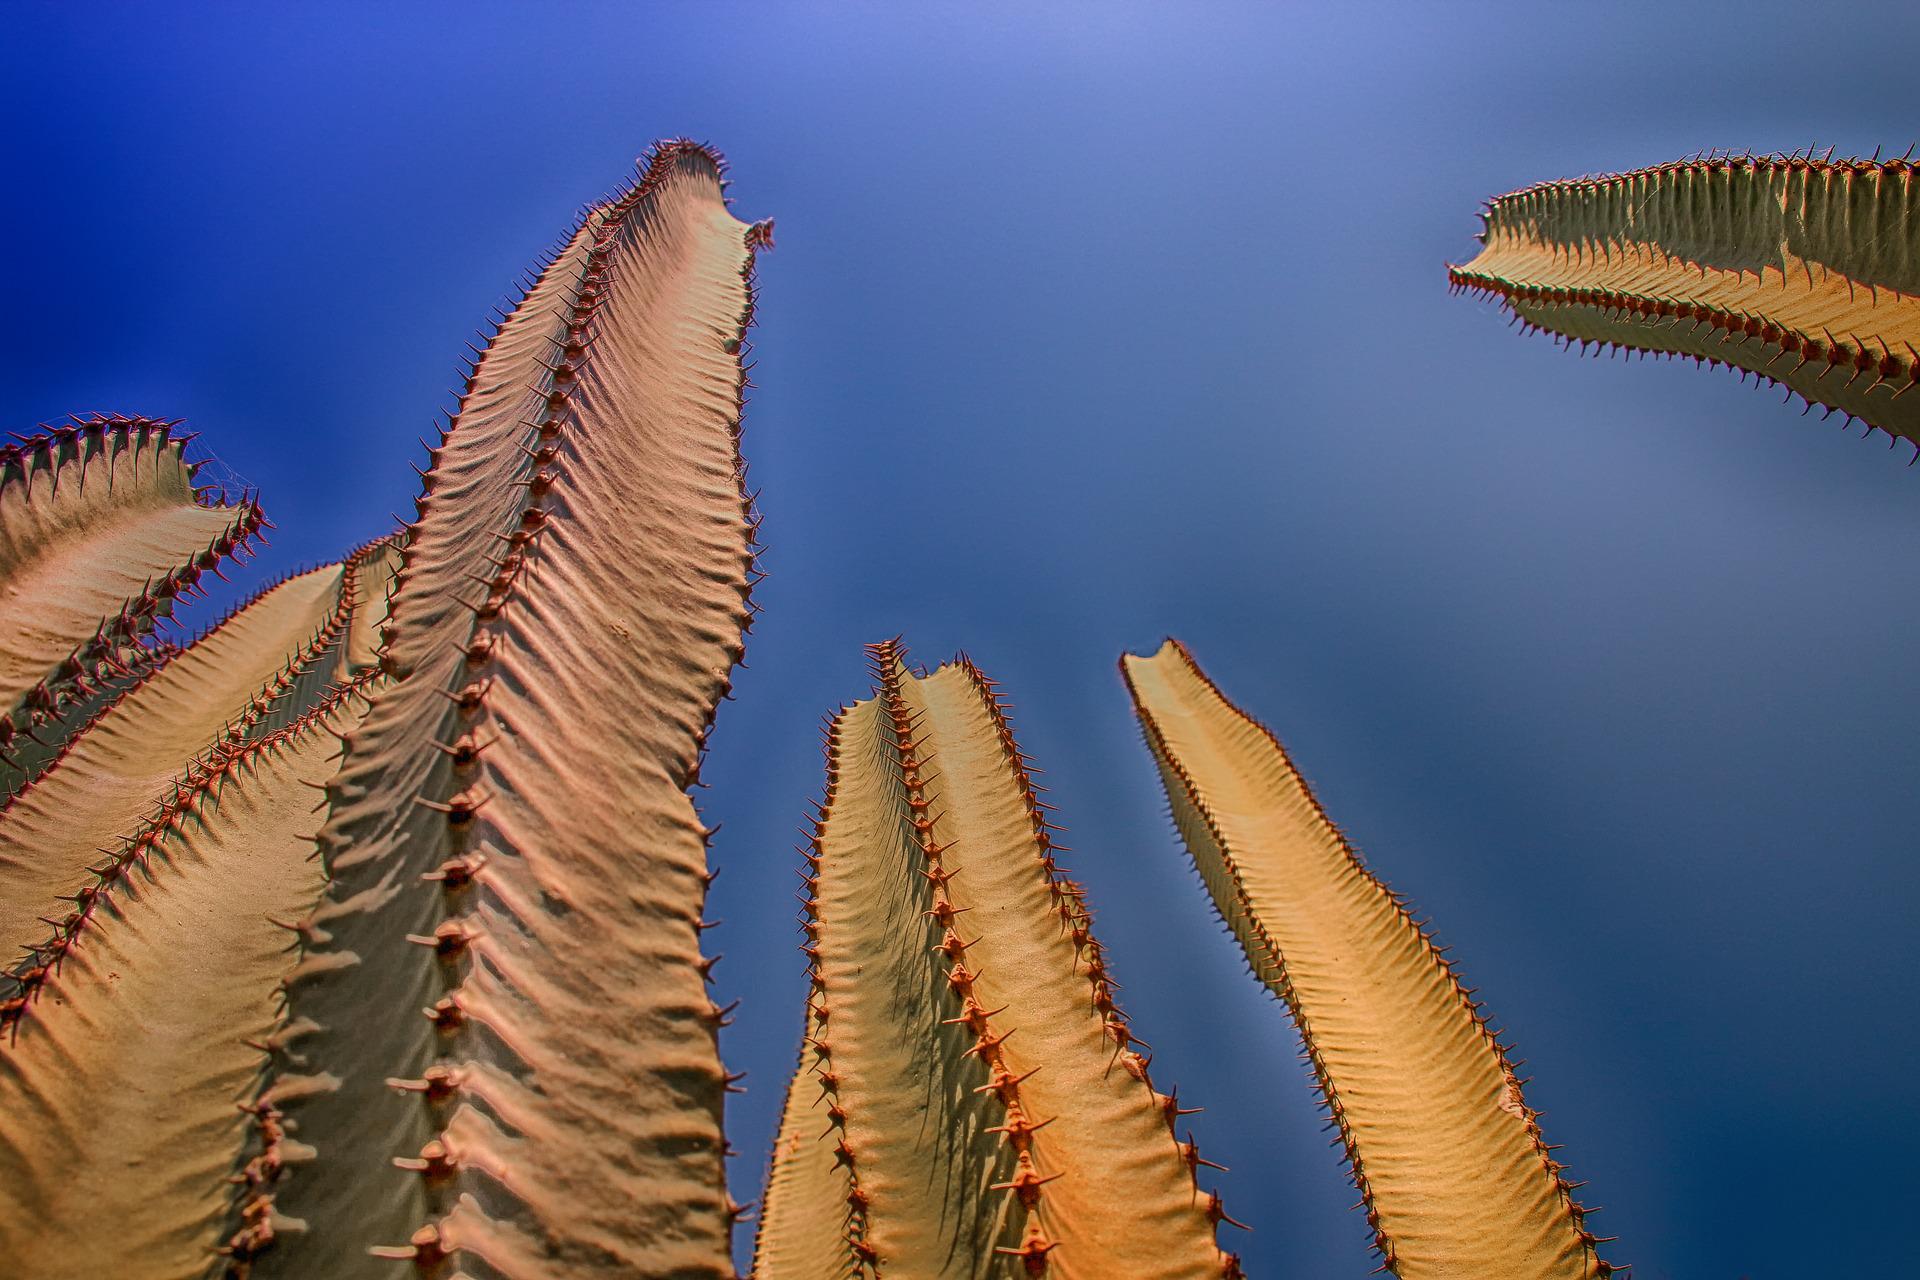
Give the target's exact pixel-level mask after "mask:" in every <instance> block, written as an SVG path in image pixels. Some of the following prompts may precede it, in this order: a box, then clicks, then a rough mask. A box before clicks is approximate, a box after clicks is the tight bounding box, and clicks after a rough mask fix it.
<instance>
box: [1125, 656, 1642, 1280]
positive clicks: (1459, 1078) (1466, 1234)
mask: <svg viewBox="0 0 1920 1280" xmlns="http://www.w3.org/2000/svg"><path fill="white" fill-rule="evenodd" d="M1120 666H1121V673H1122V675H1123V676H1124V678H1125V680H1126V683H1127V688H1128V690H1129V692H1130V693H1131V694H1132V696H1133V702H1134V708H1135V710H1136V712H1137V714H1138V716H1139V720H1140V725H1141V729H1142V731H1143V733H1144V734H1145V737H1146V742H1147V746H1148V749H1149V750H1150V751H1151V752H1152V754H1153V758H1154V762H1155V764H1157V765H1158V766H1159V769H1160V777H1161V780H1162V782H1163V783H1164V784H1165V786H1166V791H1167V799H1168V802H1169V804H1170V806H1171V808H1172V811H1173V818H1174V822H1175V824H1176V826H1177V827H1178V828H1179V831H1180V835H1181V838H1182V839H1183V840H1184V841H1185V843H1186V846H1187V850H1188V852H1189V853H1190V854H1191V855H1192V857H1193V860H1194V863H1195V865H1196V866H1197V867H1198V868H1199V871H1200V875H1201V879H1202V880H1203V881H1204V882H1205V884H1206V887H1207V891H1208V892H1209V893H1210V894H1211V895H1212V897H1213V901H1214V905H1215V906H1216V907H1217V908H1218V910H1219V912H1220V915H1221V918H1222V919H1223V920H1225V921H1226V923H1227V925H1228V927H1229V928H1230V929H1231V930H1232V932H1233V934H1234V936H1235V937H1236V938H1237V939H1239V942H1240V945H1241V947H1242V948H1243V949H1244V951H1245V952H1246V957H1247V964H1248V966H1249V968H1251V969H1252V971H1253V974H1254V976H1255V977H1257V978H1259V979H1260V981H1262V982H1264V983H1265V984H1266V985H1267V986H1268V988H1270V989H1271V990H1272V991H1273V993H1274V994H1275V995H1277V996H1278V997H1279V998H1280V999H1281V1000H1282V1001H1283V1002H1284V1003H1285V1004H1286V1006H1287V1012H1288V1013H1289V1014H1290V1015H1291V1016H1292V1018H1293V1022H1294V1025H1295V1026H1296V1028H1298V1030H1299V1032H1300V1037H1301V1039H1302V1040H1303V1041H1304V1042H1305V1044H1306V1054H1307V1060H1308V1062H1309V1063H1310V1064H1311V1065H1312V1068H1313V1074H1314V1079H1315V1081H1316V1083H1317V1085H1318V1087H1319V1090H1320V1094H1321V1097H1322V1100H1323V1101H1324V1103H1325V1105H1326V1108H1327V1110H1328V1111H1329V1112H1330V1113H1331V1114H1332V1117H1333V1119H1334V1121H1335V1122H1337V1124H1338V1126H1339V1131H1340V1141H1341V1145H1342V1146H1343V1147H1344V1148H1345V1153H1346V1159H1347V1163H1348V1171H1349V1173H1350V1175H1351V1177H1352V1179H1353V1182H1354V1185H1355V1187H1356V1188H1357V1189H1358V1190H1359V1192H1360V1194H1361V1198H1362V1200H1363V1202H1364V1203H1365V1205H1366V1209H1367V1221H1368V1223H1369V1224H1370V1225H1371V1226H1372V1227H1373V1230H1374V1247H1375V1248H1376V1249H1377V1250H1378V1251H1379V1253H1380V1255H1381V1257H1382V1260H1383V1268H1382V1269H1383V1270H1391V1271H1392V1272H1393V1273H1394V1274H1395V1275H1398V1276H1405V1277H1409V1280H1412V1278H1414V1277H1426V1276H1453V1275H1490V1276H1493V1275H1497V1276H1511V1277H1516V1278H1519V1277H1539V1278H1540V1280H1548V1278H1553V1280H1587V1278H1588V1277H1605V1276H1607V1275H1610V1274H1612V1273H1613V1272H1614V1271H1615V1270H1616V1268H1615V1267H1614V1266H1613V1265H1611V1264H1609V1263H1607V1262H1605V1261H1603V1260H1601V1259H1600V1258H1599V1257H1598V1255H1597V1254H1596V1252H1595V1248H1596V1246H1597V1245H1598V1244H1600V1243H1602V1241H1601V1240H1600V1239H1599V1238H1598V1237H1596V1236H1595V1235H1593V1233H1592V1232H1591V1231H1589V1230H1588V1229H1587V1226H1586V1223H1585V1213H1586V1211H1585V1210H1584V1209H1583V1208H1582V1207H1581V1206H1580V1205H1579V1204H1578V1203H1576V1202H1575V1201H1574V1199H1573V1190H1574V1188H1575V1187H1576V1186H1577V1185H1578V1184H1576V1183H1572V1182H1569V1181H1568V1180H1567V1179H1566V1178H1565V1177H1564V1175H1563V1172H1562V1166H1561V1164H1560V1162H1559V1161H1558V1160H1556V1159H1554V1157H1553V1155H1552V1151H1553V1148H1551V1147H1549V1146H1547V1145H1546V1143H1545V1140H1544V1139H1543V1138H1542V1137H1541V1134H1540V1126H1539V1122H1538V1120H1537V1119H1536V1117H1535V1113H1534V1112H1533V1110H1532V1109H1531V1108H1529V1107H1528V1106H1527V1104H1526V1102H1525V1100H1524V1099H1523V1098H1522V1097H1521V1094H1520V1085H1521V1081H1520V1080H1519V1079H1518V1078H1517V1077H1516V1075H1515V1074H1514V1069H1513V1063H1512V1061H1511V1060H1510V1058H1509V1057H1508V1049H1507V1047H1506V1046H1505V1045H1503V1044H1502V1043H1501V1042H1500V1040H1499V1037H1498V1036H1497V1035H1496V1034H1495V1033H1494V1032H1493V1030H1492V1028H1491V1027H1490V1026H1489V1025H1488V1017H1489V1015H1488V1014H1487V1012H1486V1010H1485V1009H1484V1008H1483V1007H1482V1006H1481V1005H1480V1004H1479V1003H1478V1002H1476V1001H1475V1000H1474V999H1473V996H1472V992H1471V991H1470V990H1469V989H1468V988H1466V987H1464V986H1462V985H1461V982H1460V979H1459V977H1458V975H1457V974H1456V973H1455V972H1454V967H1453V964H1452V963H1451V962H1450V961H1449V960H1448V959H1447V958H1446V955H1445V953H1444V950H1443V948H1441V947H1438V946H1436V945H1435V944H1434V942H1433V940H1432V938H1431V937H1429V936H1428V934H1427V933H1426V931H1425V929H1423V928H1422V927H1421V925H1420V924H1419V923H1418V922H1417V921H1416V920H1415V919H1414V917H1413V915H1412V912H1411V911H1410V909H1409V907H1408V905H1407V903H1406V902H1405V900H1404V899H1402V898H1401V897H1400V896H1399V895H1398V894H1396V893H1394V892H1393V891H1392V890H1391V889H1389V888H1388V887H1387V886H1386V885H1385V884H1384V883H1382V882H1381V881H1380V880H1379V879H1378V878H1377V877H1376V876H1375V875H1374V874H1373V873H1372V872H1371V871H1369V870H1368V869H1367V867H1366V866H1365V864H1364V863H1362V862H1361V860H1360V857H1359V855H1358V854H1357V853H1356V852H1355V851H1354V849H1353V848H1352V846H1351V845H1349V844H1348V843H1347V841H1346V838H1345V837H1344V836H1343V835H1342V834H1341V832H1340V829H1339V828H1338V827H1336V826H1335V825H1334V824H1333V821H1332V819H1330V818H1328V817H1327V815H1326V812H1325V811H1324V810H1323V809H1321V807H1320V804H1319V802H1318V801H1317V800H1315V799H1314V796H1313V792H1312V791H1311V790H1310V789H1309V788H1308V786H1307V784H1306V781H1305V779H1303V778H1302V777H1301V776H1300V774H1299V771H1298V770H1296V769H1295V768H1294V766H1293V763H1292V761H1290V760H1289V759H1288V758H1287V753H1286V751H1285V750H1284V749H1283V748H1282V747H1281V746H1280V743H1279V741H1278V740H1277V739H1276V738H1274V736H1273V735H1272V734H1271V733H1269V732H1268V731H1267V730H1266V729H1265V728H1264V727H1263V726H1261V725H1260V723H1259V722H1258V721H1256V720H1254V719H1253V718H1252V717H1251V716H1248V715H1247V714H1246V713H1245V712H1243V711H1241V710H1240V709H1239V708H1238V707H1236V706H1234V705H1233V704H1232V703H1231V702H1229V701H1227V698H1226V696H1225V695H1224V694H1222V693H1221V692H1220V690H1219V689H1218V688H1217V687H1216V686H1215V685H1214V684H1213V682H1212V681H1210V680H1208V679H1207V677H1206V674H1205V673H1204V672H1202V671H1201V670H1200V667H1199V664H1198V663H1196V662H1195V661H1194V660H1193V656H1192V655H1191V654H1190V653H1188V652H1187V650H1186V648H1185V646H1183V645H1181V644H1180V643H1179V642H1178V641H1174V640H1169V641H1167V643H1166V644H1165V645H1163V646H1162V647H1161V649H1160V651H1159V652H1158V653H1156V654H1154V655H1153V656H1152V657H1151V658H1140V657H1135V656H1133V655H1131V654H1129V655H1126V656H1124V657H1123V658H1122V659H1121V663H1120Z"/></svg>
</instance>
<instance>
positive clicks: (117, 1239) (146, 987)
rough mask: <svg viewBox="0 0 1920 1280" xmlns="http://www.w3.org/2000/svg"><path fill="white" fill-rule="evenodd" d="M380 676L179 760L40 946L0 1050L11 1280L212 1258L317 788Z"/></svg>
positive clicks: (1, 1167) (173, 1267) (180, 1267)
mask: <svg viewBox="0 0 1920 1280" xmlns="http://www.w3.org/2000/svg"><path fill="white" fill-rule="evenodd" d="M377 675H378V673H377V672H375V671H373V670H371V669H370V670H368V671H366V672H363V673H362V674H361V675H360V676H359V677H358V678H357V679H356V680H355V681H354V682H352V683H349V684H348V685H345V686H343V687H342V688H341V689H340V690H338V691H337V692H336V693H334V694H333V695H332V696H330V697H329V698H327V699H325V700H324V701H322V702H321V703H320V704H319V705H318V706H316V707H315V708H314V709H312V710H311V711H309V712H308V713H307V714H306V715H305V716H303V717H301V718H300V719H298V720H296V721H295V722H294V723H292V724H290V725H289V726H287V727H286V728H284V729H281V730H278V731H276V732H274V733H270V734H267V735H264V736H262V737H258V738H254V739H251V740H249V741H244V742H222V743H221V744H220V745H219V746H218V747H216V748H215V749H214V750H213V751H212V752H210V753H209V754H208V755H207V756H205V757H204V758H202V759H201V760H198V761H196V762H195V763H194V764H193V765H191V766H190V767H189V768H188V770H187V772H186V774H185V775H184V776H183V778H182V779H181V782H180V785H179V788H178V790H177V791H175V792H174V793H173V794H172V795H170V796H169V797H168V799H167V800H166V802H165V803H164V804H163V805H162V806H161V807H160V809H159V810H158V811H157V812H156V813H154V814H153V815H152V816H150V817H149V818H147V819H146V820H145V821H143V822H141V823H140V824H139V825H138V826H136V827H135V828H133V830H132V832H131V833H130V834H129V835H128V836H127V837H126V838H125V839H124V840H123V841H121V842H120V844H119V847H118V848H116V849H114V850H113V851H112V852H111V853H110V854H109V855H108V857H107V860H106V862H105V864H104V865H103V866H102V867H101V868H100V869H99V870H98V871H97V872H96V873H95V874H96V875H97V877H98V879H97V883H96V884H95V885H93V886H90V887H89V888H87V889H85V890H83V891H82V892H81V893H79V894H77V895H75V899H74V909H73V910H72V911H71V912H69V913H68V914H67V916H66V917H65V918H64V919H63V920H62V921H61V922H60V923H59V924H57V925H55V926H54V928H53V931H52V934H51V937H50V938H49V939H48V940H47V941H45V942H43V943H42V944H41V945H40V947H39V949H38V952H37V954H38V963H39V965H40V967H41V968H42V969H43V970H44V971H45V973H46V975H47V976H46V977H45V978H44V980H43V981H41V982H39V983H36V984H35V992H34V994H35V995H36V996H37V997H38V998H37V999H36V1000H35V1001H34V1002H33V1003H32V1004H31V1005H30V1006H23V1007H22V1010H21V1015H20V1020H21V1021H23V1022H25V1023H26V1024H27V1025H25V1026H17V1025H16V1026H14V1027H12V1028H11V1030H12V1033H13V1035H14V1037H15V1041H14V1043H13V1045H12V1046H11V1048H10V1050H9V1051H8V1052H6V1053H5V1054H0V1114H4V1115H5V1116H6V1117H7V1122H6V1124H5V1125H0V1184H4V1185H5V1186H6V1187H7V1188H8V1191H9V1194H8V1195H6V1196H4V1197H0V1257H5V1258H7V1259H8V1261H9V1265H10V1266H11V1267H13V1268H17V1269H18V1274H21V1275H29V1274H30V1275H36V1276H50V1277H59V1276H110V1275H140V1276H147V1275H153V1276H163V1275H164V1276H174V1275H178V1276H191V1275H197V1274H203V1273H205V1272H206V1270H207V1267H208V1262H209V1260H210V1259H212V1258H214V1257H215V1256H216V1255H215V1249H216V1248H217V1246H218V1245H219V1243H220V1234H221V1228H222V1227H223V1225H224V1223H225V1220H226V1215H227V1201H228V1194H227V1185H226V1184H227V1180H228V1178H229V1176H230V1175H232V1174H233V1172H234V1167H235V1153H237V1152H238V1151H240V1150H241V1148H242V1146H243V1145H244V1143H245V1141H246V1139H247V1135H248V1131H249V1125H248V1117H247V1116H246V1115H245V1114H243V1113H242V1112H240V1111H237V1110H236V1109H235V1107H234V1100H235V1099H236V1098H238V1097H241V1096H243V1095H244V1094H245V1093H246V1092H247V1091H248V1089H249V1088H250V1087H251V1086H252V1084H253V1082H254V1080H255V1078H256V1077H257V1076H258V1074H259V1072H260V1070H261V1068H262V1066H263V1065H264V1063H265V1061H266V1056H267V1052H268V1048H269V1046H270V1045H272V1044H273V1043H274V1040H275V1037H276V1036H277V1035H278V1034H280V1032H281V1026H280V1019H279V1017H278V1016H277V1014H276V1012H275V1009H274V1004H273V1000H272V996H273V994H274V989H275V987H276V986H277V985H278V983H279V981H280V978H281V977H282V975H283V974H284V972H285V969H286V953H287V938H288V935H287V933H286V930H287V929H288V928H290V927H291V925H290V924H288V921H290V920H297V919H298V918H299V917H300V916H301V915H303V914H304V913H306V912H307V911H309V910H310V909H311V908H312V904H313V898H314V895H315V894H316V893H317V892H318V890H319V887H320V873H319V869H318V867H317V866H316V865H315V864H314V863H313V862H312V861H311V857H310V855H311V853H312V849H313V841H312V837H313V824H314V822H315V818H314V815H313V812H312V810H313V797H314V792H313V790H311V788H314V787H318V786H319V785H320V784H321V783H322V782H323V781H324V780H325V779H326V778H327V776H328V775H329V774H331V772H332V771H333V764H332V761H331V759H330V756H331V753H332V751H333V748H334V745H335V739H336V736H337V735H339V734H341V733H343V732H346V731H347V730H348V729H349V728H350V726H351V725H352V723H353V722H354V721H355V720H356V719H357V715H358V711H359V701H358V700H359V698H360V696H361V693H362V689H363V687H364V686H365V685H366V684H367V683H368V682H369V681H370V680H372V679H374V678H376V677H377ZM43 932H45V930H43ZM130 1174H131V1175H134V1176H129V1175H130ZM135 1260H137V1270H136V1269H134V1267H135Z"/></svg>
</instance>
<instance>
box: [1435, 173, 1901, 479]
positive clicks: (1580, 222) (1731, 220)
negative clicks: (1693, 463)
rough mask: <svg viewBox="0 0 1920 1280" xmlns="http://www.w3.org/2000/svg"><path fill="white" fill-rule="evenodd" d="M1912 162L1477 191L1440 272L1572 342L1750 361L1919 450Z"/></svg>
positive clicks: (1741, 363)
mask: <svg viewBox="0 0 1920 1280" xmlns="http://www.w3.org/2000/svg"><path fill="white" fill-rule="evenodd" d="M1915 168H1916V166H1915V165H1914V163H1913V162H1912V161H1911V160H1909V159H1907V158H1904V157H1903V158H1901V159H1897V160H1888V161H1884V162H1882V161H1878V160H1874V161H1863V160H1846V161H1837V162H1836V161H1833V160H1831V149H1829V156H1828V157H1827V158H1823V159H1815V158H1813V157H1812V155H1811V153H1808V154H1806V155H1802V154H1800V153H1798V152H1796V153H1793V154H1791V155H1786V156H1753V155H1724V154H1718V153H1716V154H1714V155H1712V156H1707V157H1702V158H1696V159H1693V160H1688V161H1681V162H1677V163H1673V164H1666V165H1660V166H1656V167H1654V168H1650V169H1642V170H1637V171H1635V172H1632V173H1624V174H1610V175H1606V176H1603V177H1598V178H1584V179H1580V180H1578V181H1571V182H1550V183H1542V184H1539V185H1536V186H1532V187H1528V188H1525V189H1523V190H1520V191H1516V192H1513V193H1511V194H1509V195H1505V196H1501V197H1499V198H1497V199H1495V200H1493V201H1491V202H1490V203H1489V204H1488V206H1487V211H1486V213H1484V214H1483V215H1482V217H1483V218H1484V219H1485V222H1486V226H1485V229H1484V231H1483V232H1482V233H1481V235H1480V237H1479V239H1480V243H1481V245H1482V249H1481V252H1480V254H1479V255H1478V256H1477V257H1476V258H1475V259H1474V260H1473V261H1472V262H1470V263H1467V264H1466V265H1464V266H1450V267H1449V268H1448V282H1449V285H1450V287H1451V288H1452V289H1453V290H1454V291H1455V292H1460V291H1463V290H1464V291H1469V292H1472V293H1475V294H1477V295H1480V296H1485V297H1491V298H1494V299H1497V300H1498V301H1499V302H1500V304H1501V305H1502V307H1503V308H1504V309H1506V310H1507V311H1509V312H1511V313H1512V315H1513V316H1514V319H1515V321H1516V322H1517V323H1519V324H1521V325H1522V326H1523V327H1524V328H1526V329H1529V330H1531V329H1536V328H1538V329H1544V330H1547V331H1549V332H1551V333H1553V334H1555V335H1556V337H1557V339H1558V340H1560V341H1562V342H1564V343H1565V344H1566V345H1567V346H1569V347H1571V346H1572V345H1573V344H1574V343H1575V342H1577V343H1579V344H1580V350H1581V352H1582V353H1583V354H1584V353H1585V352H1586V350H1587V348H1588V347H1589V346H1590V345H1593V346H1596V347H1597V350H1599V351H1607V350H1611V351H1620V352H1625V353H1628V354H1632V353H1635V352H1638V353H1640V354H1641V355H1642V356H1643V357H1644V356H1645V355H1646V354H1649V353H1652V354H1656V355H1666V356H1670V357H1675V358H1691V359H1693V360H1694V361H1695V363H1696V364H1706V365H1709V366H1713V367H1718V366H1720V365H1723V364H1724V365H1726V366H1727V367H1728V368H1733V369H1738V370H1740V373H1741V378H1742V380H1744V379H1745V378H1746V376H1747V374H1749V373H1751V374H1753V375H1755V380H1756V384H1759V383H1765V384H1766V385H1769V386H1784V387H1785V388H1786V389H1787V395H1788V399H1791V398H1792V397H1793V396H1795V395H1798V396H1799V397H1800V398H1801V399H1802V400H1803V401H1805V402H1806V407H1805V409H1803V410H1802V412H1807V411H1810V410H1811V409H1812V407H1813V406H1814V405H1815V404H1819V405H1822V406H1824V407H1825V408H1826V410H1827V413H1826V416H1827V417H1831V416H1832V415H1833V414H1834V413H1843V414H1844V415H1845V417H1844V419H1843V421H1842V425H1843V426H1847V425H1851V424H1852V423H1853V422H1854V421H1855V420H1858V421H1860V422H1862V423H1864V424H1865V425H1866V428H1867V434H1868V435H1871V434H1872V432H1873V431H1875V430H1882V431H1885V432H1887V434H1888V437H1889V438H1888V445H1889V447H1891V446H1892V445H1893V444H1894V443H1895V441H1896V440H1900V439H1904V440H1906V441H1907V442H1908V443H1909V444H1912V445H1913V446H1914V450H1915V452H1914V459H1913V460H1920V396H1914V397H1908V395H1907V393H1908V392H1909V391H1910V390H1912V388H1913V386H1914V384H1915V383H1916V382H1917V381H1920V349H1917V348H1916V346H1915V343H1916V342H1920V197H1916V195H1915V191H1914V187H1915V176H1914V175H1915ZM1911 461H1912V460H1910V465H1911Z"/></svg>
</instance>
